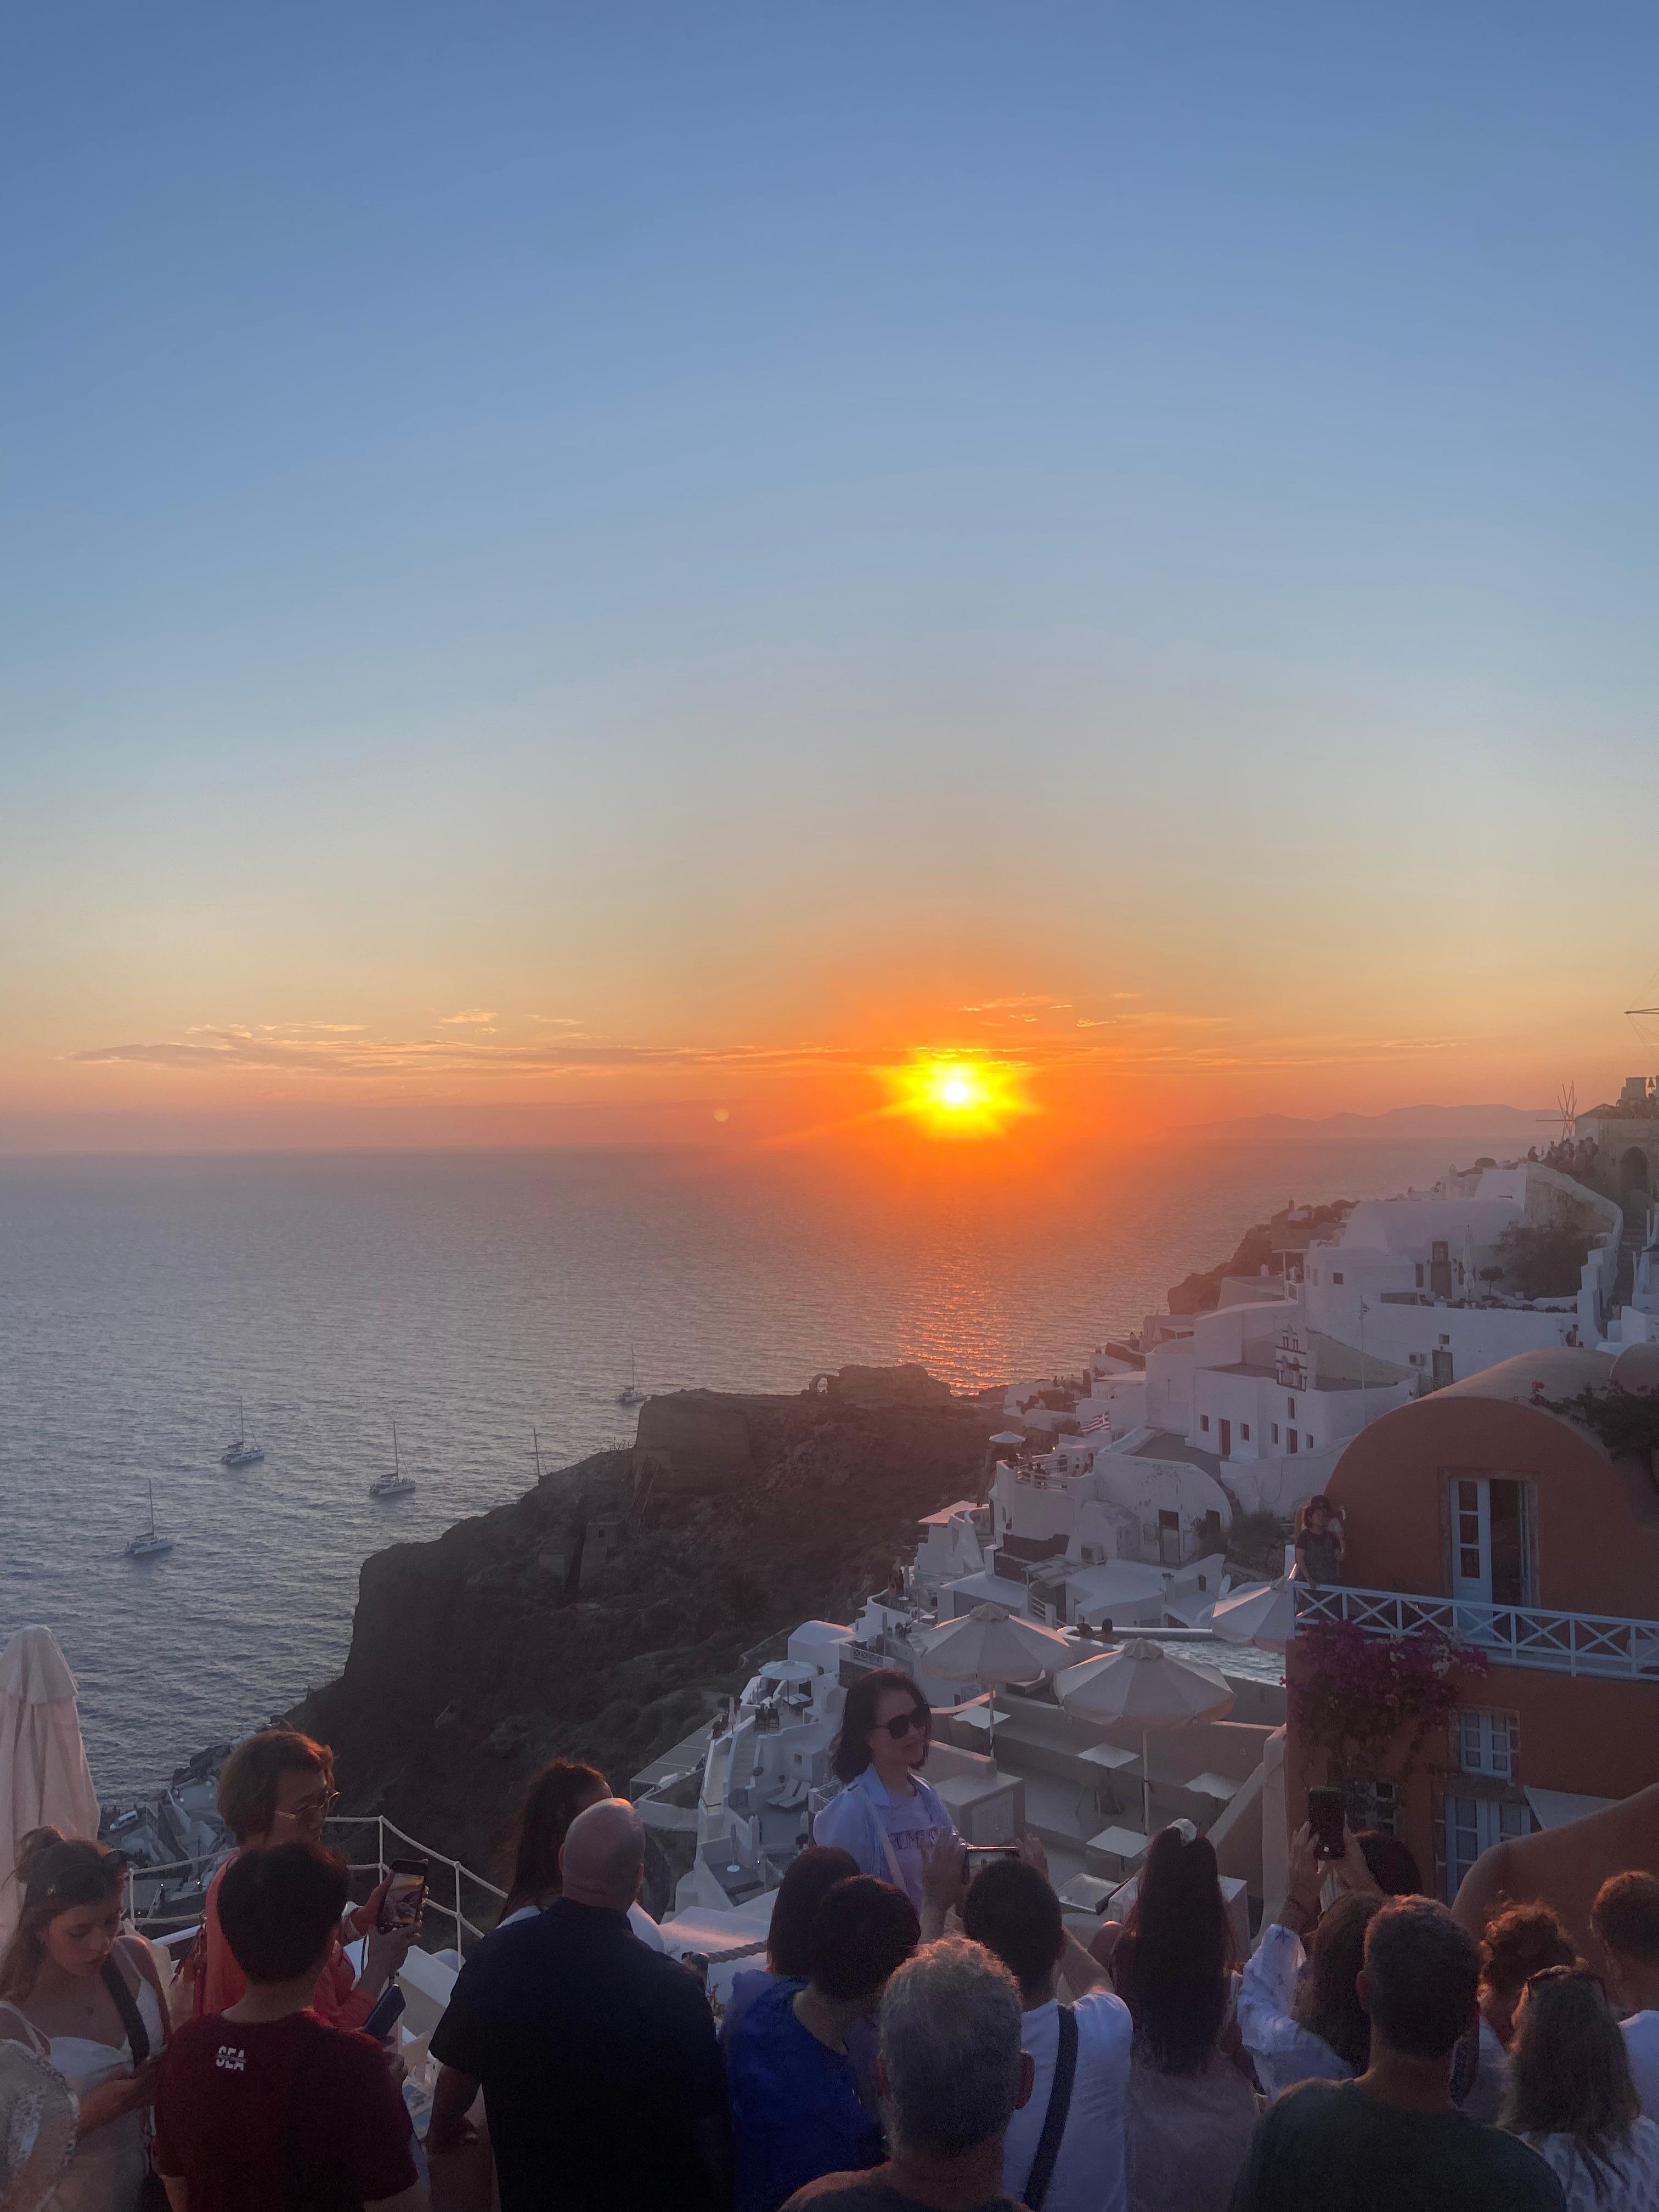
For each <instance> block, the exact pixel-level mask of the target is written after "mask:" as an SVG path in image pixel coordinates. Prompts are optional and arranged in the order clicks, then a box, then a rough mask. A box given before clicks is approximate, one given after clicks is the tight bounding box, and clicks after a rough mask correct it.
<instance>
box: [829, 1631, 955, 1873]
mask: <svg viewBox="0 0 1659 2212" xmlns="http://www.w3.org/2000/svg"><path fill="white" fill-rule="evenodd" d="M932 1746H933V1714H932V1713H931V1712H930V1711H929V1710H928V1706H927V1699H926V1698H925V1697H923V1695H922V1693H921V1691H920V1690H919V1689H918V1688H917V1686H916V1685H915V1682H913V1681H912V1680H911V1679H910V1677H909V1676H908V1674H901V1673H900V1672H899V1670H898V1668H896V1667H878V1668H876V1669H875V1670H874V1672H873V1673H872V1674H865V1675H862V1676H860V1679H859V1680H858V1681H856V1682H855V1683H854V1685H853V1686H852V1688H851V1689H850V1690H849V1691H848V1693H847V1704H846V1707H845V1709H844V1711H842V1720H841V1734H840V1735H839V1736H837V1738H836V1743H835V1747H834V1749H833V1751H832V1752H831V1753H830V1764H831V1765H832V1766H833V1767H834V1768H835V1771H836V1775H837V1777H838V1778H840V1780H841V1781H842V1783H844V1784H846V1787H845V1788H844V1789H843V1790H842V1793H841V1795H840V1796H838V1797H832V1798H831V1799H830V1801H829V1803H828V1804H827V1805H826V1806H825V1807H824V1808H823V1811H822V1812H821V1813H820V1814H818V1816H817V1820H814V1822H813V1823H812V1840H813V1842H814V1843H815V1844H833V1845H835V1846H836V1848H837V1849H839V1850H844V1851H850V1852H851V1853H852V1855H853V1857H854V1860H855V1861H856V1863H857V1865H858V1869H859V1872H860V1874H870V1875H875V1876H876V1878H877V1879H878V1881H890V1882H891V1883H893V1884H894V1886H895V1887H897V1888H900V1889H902V1890H903V1892H904V1893H905V1894H906V1896H907V1897H908V1899H909V1900H910V1902H911V1904H912V1905H915V1908H916V1911H918V1912H920V1911H921V1908H922V1905H923V1904H924V1903H925V1902H926V1899H927V1885H926V1869H927V1861H928V1858H929V1857H930V1855H931V1853H932V1852H933V1849H934V1848H935V1844H936V1840H937V1838H939V1837H940V1836H942V1835H954V1834H955V1833H956V1823H955V1821H954V1820H952V1819H951V1815H950V1813H949V1812H948V1811H947V1810H946V1808H945V1801H944V1799H943V1798H942V1797H941V1796H939V1792H938V1790H935V1789H934V1788H933V1785H932V1784H931V1783H927V1782H924V1781H923V1780H922V1778H921V1768H922V1767H923V1766H924V1765H926V1764H927V1753H928V1752H929V1750H930V1749H931V1748H932Z"/></svg>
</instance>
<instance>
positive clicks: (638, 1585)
mask: <svg viewBox="0 0 1659 2212" xmlns="http://www.w3.org/2000/svg"><path fill="white" fill-rule="evenodd" d="M936 1387H938V1388H942V1386H936ZM1000 1425H1001V1415H1000V1410H998V1409H996V1408H994V1407H986V1406H983V1405H981V1404H978V1403H976V1402H969V1401H963V1400H957V1399H952V1398H951V1397H950V1396H949V1395H948V1393H947V1394H945V1396H944V1397H943V1398H942V1399H941V1398H939V1397H938V1396H937V1395H933V1394H932V1393H929V1394H927V1395H923V1394H920V1393H916V1394H913V1395H906V1396H905V1397H904V1398H902V1399H901V1400H899V1401H896V1402H890V1403H885V1404H876V1405H872V1404H869V1403H864V1402H860V1401H858V1400H856V1399H854V1398H853V1397H851V1396H848V1395H829V1394H827V1393H824V1392H822V1391H820V1392H817V1393H816V1394H814V1393H809V1392H804V1393H802V1394H801V1395H799V1397H794V1398H784V1397H753V1398H749V1397H738V1396H734V1395H731V1396H728V1395H715V1394H713V1393H708V1392H685V1393H680V1394H677V1395H675V1396H673V1397H670V1398H667V1399H663V1400H656V1399H653V1400H651V1401H648V1402H647V1405H646V1406H645V1407H642V1408H641V1424H640V1443H639V1446H638V1448H637V1449H635V1451H633V1452H617V1453H600V1454H598V1455H595V1456H594V1457H593V1458H592V1459H588V1460H584V1461H582V1462H580V1464H579V1465H578V1466H576V1467H573V1468H566V1469H563V1470H562V1471H560V1472H559V1473H557V1474H550V1475H548V1476H547V1477H546V1478H545V1479H544V1480H543V1481H542V1482H540V1483H538V1485H537V1486H536V1487H535V1488H534V1489H533V1490H531V1491H529V1492H526V1495H525V1496H524V1497H523V1498H520V1499H519V1500H518V1501H517V1502H516V1503H515V1504H510V1505H504V1506H500V1507H497V1508H496V1509H495V1511H493V1512H490V1513H486V1514H483V1515H480V1516H477V1518H475V1519H472V1520H469V1521H463V1522H459V1523H458V1524H457V1525H456V1526H455V1527H454V1528H451V1529H449V1530H447V1532H446V1534H443V1535H442V1536H441V1537H439V1538H438V1539H437V1540H436V1541H435V1542H432V1543H426V1544H398V1545H394V1546H392V1548H391V1549H390V1550H387V1551H384V1552H378V1553H375V1554H374V1556H373V1557H372V1558H370V1559H367V1560H365V1562H364V1563H363V1567H362V1577H361V1580H360V1583H359V1587H358V1599H357V1610H356V1618H355V1620H354V1621H353V1625H352V1636H351V1649H350V1652H349V1656H348V1657H347V1660H346V1665H345V1671H344V1673H343V1674H342V1675H341V1677H340V1678H339V1680H337V1681H336V1682H333V1683H331V1684H330V1685H329V1686H328V1687H327V1688H325V1689H324V1690H321V1691H319V1692H317V1694H316V1695H315V1696H314V1697H313V1698H312V1699H308V1700H307V1704H306V1705H304V1706H302V1707H301V1708H300V1709H299V1711H297V1713H296V1714H295V1716H294V1717H295V1722H296V1723H297V1724H298V1725H300V1726H302V1727H307V1728H308V1729H311V1730H312V1731H313V1733H314V1734H316V1735H319V1736H321V1737H322V1738H323V1739H324V1740H325V1741H328V1742H330V1743H331V1744H332V1745H333V1747H334V1749H335V1753H336V1758H337V1765H338V1772H339V1779H340V1787H341V1790H342V1792H343V1796H344V1800H345V1802H346V1804H347V1805H348V1806H349V1807H350V1808H352V1809H354V1810H356V1811H363V1812H375V1811H384V1812H385V1813H386V1814H388V1815H389V1816H390V1817H391V1818H392V1820H396V1821H397V1823H398V1826H400V1827H403V1828H405V1829H407V1830H409V1831H410V1832H411V1833H412V1834H415V1835H417V1836H419V1837H421V1838H423V1839H425V1840H426V1841H428V1842H429V1843H431V1844H435V1845H437V1846H438V1847H439V1848H440V1849H441V1850H448V1851H453V1852H454V1853H455V1854H456V1855H457V1856H458V1857H461V1858H463V1859H464V1860H465V1861H466V1863H468V1864H469V1865H471V1866H473V1867H476V1868H477V1869H478V1870H479V1871H480V1872H481V1873H483V1872H488V1871H489V1870H490V1869H492V1868H493V1867H494V1866H495V1863H496V1862H497V1857H498V1846H499V1843H500V1840H501V1836H502V1834H503V1832H504V1831H505V1828H506V1826H507V1822H508V1820H509V1819H510V1817H511V1814H512V1812H513V1807H514V1805H515V1804H516V1802H517V1800H518V1796H519V1794H520V1790H521V1789H522V1787H523V1784H524V1783H525V1780H526V1778H527V1777H528V1775H529V1774H530V1773H531V1772H532V1771H533V1769H534V1768H535V1767H536V1766H538V1765H540V1764H541V1763H542V1762H543V1761H544V1760H545V1759H550V1758H553V1757H556V1756H559V1755H563V1756H565V1757H568V1758H574V1759H587V1760H591V1761H592V1763H593V1764H595V1765H599V1767H601V1768H602V1769H603V1770H604V1771H605V1773H607V1774H608V1775H609V1777H610V1778H611V1783H612V1784H613V1786H614V1787H616V1788H617V1789H620V1790H626V1788H627V1787H628V1783H629V1777H630V1776H631V1775H632V1774H634V1773H635V1771H637V1770H638V1769H639V1768H640V1767H641V1765H644V1764H645V1763H646V1762H647V1760H648V1759H653V1758H654V1757H656V1756H657V1755H658V1753H660V1752H662V1751H665V1750H666V1749H667V1748H668V1747H669V1746H670V1745H671V1744H672V1743H674V1742H676V1741H678V1739H679V1738H680V1737H681V1736H683V1735H685V1734H686V1733H687V1732H688V1731H689V1730H690V1729H692V1728H694V1727H696V1725H697V1723H698V1722H699V1721H700V1720H701V1719H702V1717H704V1715H705V1713H706V1712H707V1711H708V1707H709V1704H710V1701H711V1698H712V1697H713V1696H714V1694H717V1693H718V1692H719V1691H720V1690H722V1689H724V1688H726V1687H727V1686H733V1685H734V1684H737V1683H740V1682H741V1680H743V1679H744V1677H745V1676H746V1675H747V1674H748V1673H750V1671H752V1665H751V1664H750V1662H749V1660H748V1658H747V1657H746V1655H752V1654H754V1651H755V1647H756V1646H757V1645H760V1644H764V1643H765V1642H766V1641H767V1639H768V1638H769V1637H770V1636H771V1634H772V1633H773V1632H775V1631H778V1630H783V1629H787V1628H791V1627H793V1626H794V1625H795V1624H796V1623H797V1622H798V1621H800V1620H806V1619H809V1618H811V1617H813V1616H818V1617H823V1618H829V1619H832V1620H846V1619H847V1618H848V1615H849V1613H852V1612H853V1611H854V1610H855V1609H856V1608H857V1607H858V1606H860V1604H861V1603H862V1601H863V1600H864V1598H865V1597H866V1595H868V1594H869V1593H870V1591H872V1590H873V1589H877V1588H878V1587H880V1586H881V1585H883V1584H884V1583H885V1582H886V1579H887V1575H888V1571H889V1569H890V1566H891V1565H892V1562H893V1560H894V1559H895V1558H896V1557H897V1556H899V1555H900V1553H902V1552H904V1551H906V1550H908V1547H910V1546H911V1545H912V1544H913V1543H914V1542H915V1534H916V1529H915V1524H916V1522H917V1521H918V1520H919V1519H920V1518H921V1516H923V1515H924V1514H927V1513H931V1512H933V1511H934V1510H936V1509H937V1508H938V1507H939V1506H940V1505H942V1504H946V1503H948V1502H949V1501H950V1500H951V1499H953V1498H961V1497H966V1496H971V1495H975V1494H977V1492H979V1490H980V1488H981V1485H982V1483H983V1481H984V1479H985V1476H986V1474H987V1437H988V1435H989V1433H990V1431H992V1430H994V1429H995V1428H997V1427H999V1426H1000ZM759 1656H766V1655H765V1654H764V1653H762V1654H760V1655H759Z"/></svg>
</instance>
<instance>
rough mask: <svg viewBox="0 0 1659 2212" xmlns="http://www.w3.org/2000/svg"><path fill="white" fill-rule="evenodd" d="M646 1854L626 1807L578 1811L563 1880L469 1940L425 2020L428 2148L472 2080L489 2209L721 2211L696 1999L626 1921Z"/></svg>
mask: <svg viewBox="0 0 1659 2212" xmlns="http://www.w3.org/2000/svg"><path fill="white" fill-rule="evenodd" d="M644 1863H645V1831H644V1829H643V1827H642V1826H641V1824H640V1818H639V1815H638V1814H637V1813H635V1810H634V1808H633V1807H632V1806H631V1805H629V1804H627V1803H626V1802H624V1801H623V1799H621V1798H619V1797H607V1798H604V1799H602V1800H601V1801H600V1802H599V1804H597V1805H590V1806H589V1807H588V1808H587V1810H586V1812H585V1813H580V1814H578V1815H577V1816H576V1818H575V1820H573V1821H572V1822H571V1824H570V1832H569V1833H568V1836H567V1837H566V1838H565V1841H564V1848H563V1850H562V1851H561V1852H560V1854H559V1867H560V1872H561V1875H562V1879H563V1885H564V1887H563V1893H562V1896H560V1897H559V1898H558V1899H556V1901H555V1903H553V1904H552V1905H550V1906H549V1907H548V1909H547V1910H546V1911H545V1912H541V1913H538V1914H537V1916H536V1917H535V1918H534V1919H533V1920H525V1921H520V1922H519V1923H518V1924H517V1925H516V1926H514V1927H512V1928H502V1929H497V1930H496V1932H495V1935H493V1936H489V1937H488V1938H487V1939H486V1940H485V1942H483V1943H481V1944H480V1945H479V1946H478V1948H477V1951H475V1952H474V1954H472V1956H471V1959H469V1960H467V1962H466V1965H465V1966H464V1967H463V1968H462V1969H461V1972H460V1974H459V1978H457V1981H456V1984H455V1990H454V1995H453V1996H452V1997H451V1999H450V2002H449V2009H448V2011H447V2012H446V2013H445V2015H444V2016H443V2018H442V2020H441V2021H439V2023H438V2026H437V2028H436V2030H435V2033H434V2034H433V2038H432V2046H431V2047H432V2051H433V2055H434V2057H436V2058H437V2059H438V2060H440V2062H441V2064H442V2066H443V2069H444V2070H443V2072H442V2074H441V2075H440V2076H439V2080H438V2087H437V2092H436V2093H435V2097H434V2099H433V2105H432V2125H431V2128H430V2130H429V2132H428V2136H427V2148H428V2152H429V2153H431V2154H433V2155H435V2156H441V2154H443V2152H444V2151H445V2150H447V2149H450V2148H453V2147H454V2146H455V2145H457V2144H458V2143H459V2142H463V2141H465V2138H466V2135H467V2127H466V2112H467V2110H468V2107H469V2106H471V2103H472V2100H473V2099H474V2097H475V2096H476V2095H477V2092H478V2088H479V2086H480V2084H482V2085H483V2096H484V2112H485V2115H486V2117H487V2118H488V2120H489V2140H490V2144H491V2147H492V2148H493V2149H494V2151H495V2173H496V2179H497V2182H498V2184H499V2186H500V2190H501V2212H566V2208H568V2212H592V2208H593V2207H596V2206H601V2205H602V2206H604V2207H605V2212H635V2208H637V2212H668V2208H670V2207H673V2208H675V2212H678V2209H679V2208H682V2207H683V2208H684V2212H719V2208H720V2207H721V2206H723V2205H725V2204H726V2203H727V2201H728V2199H729V2196H730V2190H731V2148H730V2123H729V2121H728V2118H727V2112H726V2078H725V2073H724V2070H723V2069H722V2067H721V2064H720V2045H719V2044H718V2042H717V2041H716V2039H715V2035H714V2021H713V2020H712V2019H711V2017H710V2015H709V2011H708V2000H707V1999H706V1998H705V1996H703V1993H702V1990H701V1989H700V1988H699V1987H698V1985H697V1984H696V1982H695V1981H694V1980H693V1979H692V1978H691V1976H690V1974H689V1973H688V1972H686V1970H685V1968H684V1966H681V1965H679V1963H678V1960H673V1959H670V1958H666V1957H665V1956H663V1955H662V1954H659V1953H657V1952H655V1951H653V1950H651V1949H649V1948H647V1945H645V1944H643V1943H641V1942H640V1940H639V1938H638V1937H637V1936H635V1934H634V1932H633V1930H632V1929H630V1928H629V1924H628V1908H629V1905H632V1904H633V1902H634V1899H635V1897H636V1896H637V1895H638V1893H639V1887H640V1874H641V1869H642V1868H643V1866H644Z"/></svg>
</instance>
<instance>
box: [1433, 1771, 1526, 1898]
mask: <svg viewBox="0 0 1659 2212" xmlns="http://www.w3.org/2000/svg"><path fill="white" fill-rule="evenodd" d="M1531 1833H1532V1814H1531V1813H1530V1812H1529V1811H1528V1808H1527V1807H1526V1806H1524V1805H1504V1804H1500V1803H1499V1802H1498V1800H1497V1799H1496V1798H1493V1797H1448V1798H1447V1800H1446V1831H1445V1855H1446V1888H1445V1896H1446V1902H1447V1903H1448V1904H1450V1902H1451V1900H1452V1899H1453V1898H1455V1896H1456V1894H1457V1886H1458V1884H1459V1883H1460V1882H1461V1881H1462V1879H1463V1877H1464V1875H1466V1874H1467V1873H1468V1870H1469V1869H1470V1868H1471V1867H1472V1866H1473V1865H1474V1863H1475V1861H1476V1860H1477V1859H1478V1858H1479V1857H1480V1854H1481V1852H1482V1851H1484V1850H1489V1849H1490V1848H1491V1846H1492V1844H1501V1843H1505V1842H1508V1841H1509V1840H1510V1838H1513V1837H1516V1836H1529V1835H1530V1834H1531Z"/></svg>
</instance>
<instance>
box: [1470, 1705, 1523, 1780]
mask: <svg viewBox="0 0 1659 2212" xmlns="http://www.w3.org/2000/svg"><path fill="white" fill-rule="evenodd" d="M1455 1747H1456V1752H1457V1764H1458V1766H1459V1769H1460V1771H1462V1772H1463V1773H1465V1774H1492V1775H1496V1776H1497V1778H1498V1780H1499V1781H1500V1782H1513V1781H1514V1780H1515V1778H1516V1769H1517V1766H1518V1765H1519V1762H1520V1757H1521V1717H1520V1715H1519V1714H1518V1713H1506V1712H1493V1711H1486V1710H1484V1709H1482V1708H1479V1707H1474V1706H1469V1707H1467V1708H1466V1709H1465V1710H1464V1711H1462V1712H1461V1713H1459V1714H1458V1715H1457V1717H1456V1735H1455Z"/></svg>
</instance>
